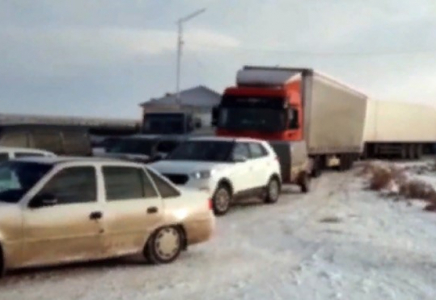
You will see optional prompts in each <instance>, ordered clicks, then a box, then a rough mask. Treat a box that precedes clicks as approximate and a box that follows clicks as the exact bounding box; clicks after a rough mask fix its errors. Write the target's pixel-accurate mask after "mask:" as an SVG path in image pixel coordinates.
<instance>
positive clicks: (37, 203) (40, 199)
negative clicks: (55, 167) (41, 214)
mask: <svg viewBox="0 0 436 300" xmlns="http://www.w3.org/2000/svg"><path fill="white" fill-rule="evenodd" d="M57 203H58V200H57V199H56V197H55V195H53V194H50V193H42V194H37V195H36V196H35V197H33V199H32V201H31V202H30V205H29V206H30V207H31V208H39V207H44V206H54V205H56V204H57Z"/></svg>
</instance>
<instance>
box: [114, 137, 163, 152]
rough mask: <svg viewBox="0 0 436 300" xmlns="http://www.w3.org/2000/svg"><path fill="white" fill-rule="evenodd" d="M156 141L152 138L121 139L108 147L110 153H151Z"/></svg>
mask: <svg viewBox="0 0 436 300" xmlns="http://www.w3.org/2000/svg"><path fill="white" fill-rule="evenodd" d="M155 145H156V141H155V140H152V139H120V140H119V141H118V142H116V143H115V144H114V145H112V146H110V147H108V148H107V150H106V152H108V153H120V154H142V155H151V152H152V150H153V147H154V146H155Z"/></svg>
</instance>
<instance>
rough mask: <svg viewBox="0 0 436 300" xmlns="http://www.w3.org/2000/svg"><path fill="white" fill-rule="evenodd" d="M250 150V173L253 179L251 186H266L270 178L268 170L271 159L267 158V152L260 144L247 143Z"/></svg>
mask: <svg viewBox="0 0 436 300" xmlns="http://www.w3.org/2000/svg"><path fill="white" fill-rule="evenodd" d="M248 147H249V149H250V154H251V158H250V173H251V176H252V178H253V184H255V185H256V187H263V186H266V185H267V183H268V180H269V176H271V174H270V172H269V170H270V169H271V168H270V164H271V160H272V159H273V158H272V157H269V156H268V152H267V151H266V149H265V148H264V147H263V146H262V144H260V143H256V142H250V143H248Z"/></svg>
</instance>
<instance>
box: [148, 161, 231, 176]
mask: <svg viewBox="0 0 436 300" xmlns="http://www.w3.org/2000/svg"><path fill="white" fill-rule="evenodd" d="M230 165H231V164H229V163H216V162H202V161H181V160H161V161H158V162H155V163H152V164H150V165H149V166H150V167H152V168H153V169H155V170H156V171H158V172H159V173H167V174H168V173H179V174H190V173H194V172H198V171H206V170H224V169H226V168H228V167H229V166H230Z"/></svg>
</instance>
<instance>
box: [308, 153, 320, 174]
mask: <svg viewBox="0 0 436 300" xmlns="http://www.w3.org/2000/svg"><path fill="white" fill-rule="evenodd" d="M321 173H322V164H321V159H320V158H319V157H315V158H313V159H312V171H311V174H310V176H312V177H313V178H318V177H319V176H321Z"/></svg>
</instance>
